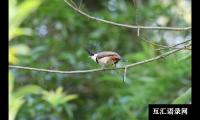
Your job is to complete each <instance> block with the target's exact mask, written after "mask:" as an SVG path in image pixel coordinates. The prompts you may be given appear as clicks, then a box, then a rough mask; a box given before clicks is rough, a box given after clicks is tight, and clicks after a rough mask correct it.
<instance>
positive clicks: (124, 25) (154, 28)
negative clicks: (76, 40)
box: [64, 0, 191, 31]
mask: <svg viewBox="0 0 200 120" xmlns="http://www.w3.org/2000/svg"><path fill="white" fill-rule="evenodd" d="M64 1H65V3H67V4H68V5H69V6H70V7H71V8H73V9H74V10H75V11H77V12H79V13H80V14H82V15H84V16H86V17H88V18H90V19H93V20H97V21H100V22H104V23H107V24H111V25H115V26H120V27H126V28H132V29H138V25H136V26H133V25H128V24H121V23H117V22H112V21H109V20H105V19H101V18H97V17H93V16H91V15H89V14H87V13H85V12H83V11H81V10H80V9H78V8H77V7H76V6H73V5H72V4H71V3H69V2H68V0H64ZM71 1H72V0H71ZM140 29H146V30H174V31H185V30H190V29H191V26H190V27H183V28H179V27H157V26H141V25H140Z"/></svg>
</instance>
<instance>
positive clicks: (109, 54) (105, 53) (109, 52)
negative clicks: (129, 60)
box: [97, 51, 121, 59]
mask: <svg viewBox="0 0 200 120" xmlns="http://www.w3.org/2000/svg"><path fill="white" fill-rule="evenodd" d="M97 54H98V55H97V58H98V59H101V58H103V57H107V56H118V57H119V58H121V57H120V55H119V54H118V53H116V52H112V51H104V52H99V53H97Z"/></svg>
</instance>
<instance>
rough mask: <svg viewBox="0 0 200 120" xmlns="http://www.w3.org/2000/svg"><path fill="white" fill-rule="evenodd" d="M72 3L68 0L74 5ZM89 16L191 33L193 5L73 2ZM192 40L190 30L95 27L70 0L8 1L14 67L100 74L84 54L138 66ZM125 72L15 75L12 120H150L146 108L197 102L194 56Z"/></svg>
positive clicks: (185, 1) (154, 0) (166, 0)
mask: <svg viewBox="0 0 200 120" xmlns="http://www.w3.org/2000/svg"><path fill="white" fill-rule="evenodd" d="M69 1H70V0H69ZM74 3H76V5H77V6H79V7H80V9H81V10H83V11H84V12H86V13H88V14H90V15H92V16H94V17H97V18H102V19H107V20H111V21H114V22H118V23H124V24H130V25H144V26H161V27H162V26H169V27H188V26H191V1H190V0H135V1H132V0H95V1H92V0H82V1H81V0H75V1H74ZM141 38H144V39H146V40H147V41H148V42H153V43H156V44H161V45H167V46H171V45H175V44H177V43H180V42H183V41H185V40H187V39H191V31H190V30H186V31H171V30H143V29H141V30H140V37H137V29H128V28H123V27H117V26H113V25H109V24H106V23H102V22H97V21H94V20H91V19H89V18H87V17H85V16H82V15H81V14H79V13H78V12H76V11H74V10H73V9H72V8H70V7H69V6H68V5H67V4H66V3H65V2H64V0H51V1H49V0H9V64H10V65H20V66H28V67H36V68H44V69H55V70H65V71H70V70H84V69H96V68H100V66H99V65H98V64H96V63H95V62H94V61H92V60H91V59H90V58H89V57H88V54H87V52H86V51H85V48H86V47H90V48H91V50H93V51H103V50H113V51H116V52H118V53H119V54H120V55H121V56H122V57H123V58H124V59H125V61H122V62H120V63H119V64H118V66H123V65H125V64H131V63H135V62H139V61H142V60H145V59H148V58H152V57H154V56H157V55H160V54H162V53H164V52H167V51H169V50H170V49H164V50H156V49H158V48H159V47H158V46H155V45H152V44H149V43H148V42H145V41H144V40H142V39H141ZM122 75H123V70H117V71H103V72H94V73H88V74H59V73H46V72H38V71H31V70H20V69H13V68H10V69H9V119H10V120H146V119H148V104H171V103H183V104H184V103H191V50H182V51H180V52H177V53H176V54H173V55H171V56H169V57H166V58H164V59H161V60H157V61H154V62H151V63H147V64H143V65H139V66H137V67H133V68H130V69H128V71H127V76H126V81H125V84H124V83H123V81H122Z"/></svg>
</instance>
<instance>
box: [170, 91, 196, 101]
mask: <svg viewBox="0 0 200 120" xmlns="http://www.w3.org/2000/svg"><path fill="white" fill-rule="evenodd" d="M191 94H192V92H191V88H189V89H188V90H187V91H186V92H185V93H183V94H182V95H180V96H179V97H178V98H176V99H175V100H174V101H173V104H188V103H189V102H191Z"/></svg>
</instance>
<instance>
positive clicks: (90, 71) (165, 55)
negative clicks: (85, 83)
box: [8, 48, 184, 74]
mask: <svg viewBox="0 0 200 120" xmlns="http://www.w3.org/2000/svg"><path fill="white" fill-rule="evenodd" d="M182 49H184V48H179V49H175V50H172V51H169V52H166V53H163V54H161V55H159V56H157V57H153V58H150V59H147V60H144V61H140V62H137V63H133V64H129V65H125V66H124V67H119V68H104V69H91V70H76V71H61V70H49V69H41V68H33V67H23V66H16V65H9V66H8V67H9V68H16V69H23V70H32V71H39V72H48V73H61V74H81V73H93V72H99V71H106V70H118V69H128V68H132V67H135V66H137V65H142V64H145V63H148V62H152V61H155V60H158V59H162V58H164V57H167V56H169V55H171V54H174V53H176V52H178V51H180V50H182ZM125 73H126V71H125Z"/></svg>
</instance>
